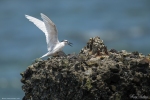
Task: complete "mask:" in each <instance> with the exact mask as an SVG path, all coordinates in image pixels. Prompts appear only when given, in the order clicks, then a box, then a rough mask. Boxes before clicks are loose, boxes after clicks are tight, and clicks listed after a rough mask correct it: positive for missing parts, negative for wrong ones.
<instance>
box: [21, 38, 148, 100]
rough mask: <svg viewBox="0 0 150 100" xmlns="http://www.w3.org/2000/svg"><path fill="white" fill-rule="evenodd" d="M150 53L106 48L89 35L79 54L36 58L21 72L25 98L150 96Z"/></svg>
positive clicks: (90, 99) (124, 99) (96, 99)
mask: <svg viewBox="0 0 150 100" xmlns="http://www.w3.org/2000/svg"><path fill="white" fill-rule="evenodd" d="M149 63H150V55H147V56H145V55H143V54H141V53H138V52H137V51H135V52H131V53H130V52H127V51H125V50H122V51H117V50H115V49H111V50H109V51H108V50H107V48H106V46H105V45H104V43H103V40H101V39H100V38H99V37H95V38H90V40H89V41H88V43H87V46H85V47H84V48H83V49H82V50H81V52H80V53H79V54H75V53H74V54H68V55H65V54H63V55H62V56H60V55H59V56H58V55H57V56H55V57H54V56H53V57H51V58H48V59H47V60H42V59H36V60H35V62H34V63H33V64H32V65H30V66H29V67H28V68H27V69H26V71H24V72H22V73H21V76H22V79H21V82H22V83H23V86H22V90H23V91H24V92H25V96H24V97H23V100H129V99H134V98H133V96H136V97H137V98H136V99H140V97H142V96H145V99H150V85H149V84H150V64H149Z"/></svg>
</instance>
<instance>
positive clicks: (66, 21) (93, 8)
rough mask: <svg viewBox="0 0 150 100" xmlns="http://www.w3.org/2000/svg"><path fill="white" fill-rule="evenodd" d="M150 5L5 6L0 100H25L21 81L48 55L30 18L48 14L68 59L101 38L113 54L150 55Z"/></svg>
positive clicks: (109, 1)
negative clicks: (25, 74) (29, 67)
mask: <svg viewBox="0 0 150 100" xmlns="http://www.w3.org/2000/svg"><path fill="white" fill-rule="evenodd" d="M149 5H150V1H149V0H136V1H135V0H133V1H131V0H124V1H123V0H105V1H104V0H93V1H92V0H82V1H81V0H76V1H73V0H51V1H50V0H44V1H42V0H37V1H36V0H32V1H30V2H28V1H25V0H24V1H22V0H1V1H0V99H1V98H10V97H12V98H20V99H22V97H23V96H24V92H23V91H22V89H21V86H22V84H21V82H20V79H21V76H20V72H23V71H24V70H25V69H26V68H27V66H29V65H30V64H31V63H32V62H33V60H34V59H35V58H38V57H40V56H42V55H43V54H45V53H46V52H47V49H46V48H47V46H46V42H45V41H46V40H45V36H44V33H42V31H40V30H39V29H38V28H37V27H36V26H35V25H34V24H33V23H31V22H29V21H28V20H27V19H26V18H25V16H24V15H25V14H28V15H31V16H34V17H36V18H39V19H40V13H41V12H42V13H44V14H46V15H47V16H48V17H50V18H51V20H52V21H53V22H54V23H55V24H56V26H57V29H58V35H59V40H64V39H67V40H69V41H70V42H72V43H73V44H74V45H73V47H69V46H66V47H65V48H64V51H65V53H73V52H76V53H78V52H79V51H80V50H81V48H82V47H84V46H85V45H86V42H87V41H88V39H89V38H90V37H94V36H100V38H101V39H103V40H104V43H105V45H107V47H108V49H111V48H114V49H116V50H123V49H125V50H127V51H129V52H132V51H135V50H136V51H139V52H141V53H143V54H145V55H147V54H148V53H150V45H149V44H150V6H149Z"/></svg>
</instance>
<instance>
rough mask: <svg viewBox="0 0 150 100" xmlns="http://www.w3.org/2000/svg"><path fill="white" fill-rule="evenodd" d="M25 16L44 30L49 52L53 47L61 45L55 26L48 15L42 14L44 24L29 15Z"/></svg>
mask: <svg viewBox="0 0 150 100" xmlns="http://www.w3.org/2000/svg"><path fill="white" fill-rule="evenodd" d="M25 16H26V18H27V19H29V21H31V22H33V23H34V24H35V25H36V26H37V27H38V28H39V29H40V30H42V31H43V32H44V33H45V36H46V42H47V49H48V51H51V49H52V48H53V46H55V45H56V44H57V43H59V41H58V36H57V29H56V26H55V24H54V23H53V22H52V21H51V20H50V19H49V18H48V17H47V16H46V15H44V14H42V13H41V18H42V19H43V21H44V22H43V21H41V20H39V19H37V18H34V17H32V16H29V15H25Z"/></svg>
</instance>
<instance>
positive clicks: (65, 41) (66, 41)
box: [61, 40, 72, 46]
mask: <svg viewBox="0 0 150 100" xmlns="http://www.w3.org/2000/svg"><path fill="white" fill-rule="evenodd" d="M61 42H64V43H65V45H66V44H68V45H70V46H72V43H71V42H69V41H68V40H63V41H61Z"/></svg>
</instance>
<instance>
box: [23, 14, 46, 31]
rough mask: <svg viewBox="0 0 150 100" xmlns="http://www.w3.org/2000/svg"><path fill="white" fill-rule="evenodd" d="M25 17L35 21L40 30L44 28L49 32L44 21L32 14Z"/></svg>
mask: <svg viewBox="0 0 150 100" xmlns="http://www.w3.org/2000/svg"><path fill="white" fill-rule="evenodd" d="M25 17H26V18H27V19H29V21H31V22H33V23H34V24H35V25H36V26H37V27H38V28H39V29H40V30H42V31H43V32H44V33H45V34H46V33H47V30H46V27H45V24H44V22H43V21H41V20H39V19H37V18H34V17H32V16H29V15H25Z"/></svg>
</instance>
